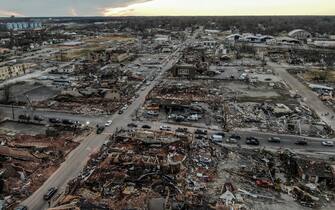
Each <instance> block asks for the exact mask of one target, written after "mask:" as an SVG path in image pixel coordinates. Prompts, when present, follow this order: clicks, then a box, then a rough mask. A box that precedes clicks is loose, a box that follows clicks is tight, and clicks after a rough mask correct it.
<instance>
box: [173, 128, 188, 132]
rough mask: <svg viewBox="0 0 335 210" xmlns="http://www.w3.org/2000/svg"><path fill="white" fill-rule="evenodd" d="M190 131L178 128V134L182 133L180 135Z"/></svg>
mask: <svg viewBox="0 0 335 210" xmlns="http://www.w3.org/2000/svg"><path fill="white" fill-rule="evenodd" d="M187 131H188V129H187V128H177V129H176V132H180V133H187Z"/></svg>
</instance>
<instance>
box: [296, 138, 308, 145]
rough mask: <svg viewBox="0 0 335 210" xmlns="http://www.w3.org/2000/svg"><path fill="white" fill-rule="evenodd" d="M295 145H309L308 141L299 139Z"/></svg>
mask: <svg viewBox="0 0 335 210" xmlns="http://www.w3.org/2000/svg"><path fill="white" fill-rule="evenodd" d="M294 144H296V145H302V146H305V145H307V144H308V143H307V141H306V139H299V140H297V141H296V142H295V143H294Z"/></svg>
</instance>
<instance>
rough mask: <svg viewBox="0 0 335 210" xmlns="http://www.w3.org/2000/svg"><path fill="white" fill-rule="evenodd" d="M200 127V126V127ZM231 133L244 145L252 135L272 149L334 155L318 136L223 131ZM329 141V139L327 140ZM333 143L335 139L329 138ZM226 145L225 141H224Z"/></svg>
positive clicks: (156, 125) (334, 150)
mask: <svg viewBox="0 0 335 210" xmlns="http://www.w3.org/2000/svg"><path fill="white" fill-rule="evenodd" d="M134 123H135V124H137V125H138V128H140V127H142V126H143V125H149V126H151V128H152V129H153V130H157V129H159V127H160V126H161V125H164V126H169V127H170V128H171V130H172V131H175V130H176V129H177V128H187V129H188V131H189V132H190V133H194V131H195V130H196V129H198V127H193V126H184V125H180V124H171V123H155V122H134ZM200 129H201V128H200ZM206 130H207V131H208V136H207V137H208V138H209V137H210V136H211V135H213V134H215V133H218V132H220V133H221V132H222V131H220V130H216V129H206ZM232 134H237V135H239V136H240V137H241V140H240V141H239V144H240V145H244V146H245V145H246V144H245V140H246V138H247V137H250V136H253V137H256V138H258V139H259V141H260V147H270V148H273V149H279V148H283V149H284V148H289V149H291V150H296V151H299V152H308V153H310V152H314V153H315V152H318V153H329V154H331V153H332V154H333V155H335V147H325V146H322V145H321V142H322V141H326V140H324V139H320V138H309V137H302V136H294V135H278V134H271V133H261V132H257V131H234V132H228V133H226V132H225V138H224V141H225V140H226V139H228V138H229V137H230V136H231V135H232ZM270 137H279V138H280V140H281V142H280V143H269V142H268V139H269V138H270ZM302 139H306V140H307V142H308V145H307V146H300V145H296V144H295V142H296V141H297V140H302ZM327 141H329V140H327ZM331 141H333V142H334V143H335V140H331ZM224 144H225V145H227V144H226V143H224Z"/></svg>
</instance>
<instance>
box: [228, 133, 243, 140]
mask: <svg viewBox="0 0 335 210" xmlns="http://www.w3.org/2000/svg"><path fill="white" fill-rule="evenodd" d="M230 138H231V139H236V140H241V136H239V135H237V134H232V135H231V136H230Z"/></svg>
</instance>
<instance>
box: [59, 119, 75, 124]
mask: <svg viewBox="0 0 335 210" xmlns="http://www.w3.org/2000/svg"><path fill="white" fill-rule="evenodd" d="M62 123H63V124H64V125H74V124H75V122H74V121H72V120H68V119H64V120H62Z"/></svg>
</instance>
